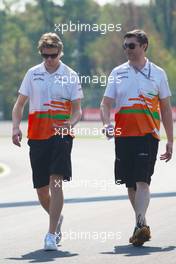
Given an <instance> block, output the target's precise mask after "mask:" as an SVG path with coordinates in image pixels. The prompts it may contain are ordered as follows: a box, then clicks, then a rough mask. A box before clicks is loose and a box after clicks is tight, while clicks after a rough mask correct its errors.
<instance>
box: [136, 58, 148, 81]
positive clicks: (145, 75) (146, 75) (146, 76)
mask: <svg viewBox="0 0 176 264" xmlns="http://www.w3.org/2000/svg"><path fill="white" fill-rule="evenodd" d="M133 68H134V69H135V70H136V71H138V72H140V73H141V74H142V75H143V76H144V77H145V78H146V79H148V80H150V76H151V63H150V62H149V71H148V74H145V73H144V72H142V71H141V70H139V69H138V68H136V67H134V66H133Z"/></svg>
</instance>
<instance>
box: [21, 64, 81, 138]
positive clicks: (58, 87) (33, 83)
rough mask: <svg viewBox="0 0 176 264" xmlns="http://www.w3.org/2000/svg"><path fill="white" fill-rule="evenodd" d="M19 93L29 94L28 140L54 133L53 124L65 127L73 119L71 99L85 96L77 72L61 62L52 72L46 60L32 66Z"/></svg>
mask: <svg viewBox="0 0 176 264" xmlns="http://www.w3.org/2000/svg"><path fill="white" fill-rule="evenodd" d="M19 93H20V94H22V95H25V96H28V97H29V117H28V138H29V139H47V138H50V137H51V136H53V135H54V134H55V129H54V126H55V125H57V126H62V125H63V123H64V122H65V121H66V120H68V119H70V117H71V109H72V101H74V100H77V99H81V98H83V92H82V88H81V85H80V82H79V77H78V75H77V73H76V72H75V71H73V70H72V69H71V68H69V67H68V66H67V65H65V64H64V63H62V62H61V64H60V66H59V68H58V70H57V71H56V72H54V73H52V74H50V73H49V72H47V70H46V68H45V65H44V62H42V63H41V64H39V65H36V66H34V67H32V68H30V69H29V70H28V72H27V73H26V75H25V77H24V79H23V81H22V84H21V87H20V89H19Z"/></svg>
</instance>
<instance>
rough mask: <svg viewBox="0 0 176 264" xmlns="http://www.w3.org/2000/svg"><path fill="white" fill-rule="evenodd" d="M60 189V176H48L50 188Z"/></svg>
mask: <svg viewBox="0 0 176 264" xmlns="http://www.w3.org/2000/svg"><path fill="white" fill-rule="evenodd" d="M61 189H62V177H60V176H57V175H52V176H50V190H51V192H52V191H58V190H61Z"/></svg>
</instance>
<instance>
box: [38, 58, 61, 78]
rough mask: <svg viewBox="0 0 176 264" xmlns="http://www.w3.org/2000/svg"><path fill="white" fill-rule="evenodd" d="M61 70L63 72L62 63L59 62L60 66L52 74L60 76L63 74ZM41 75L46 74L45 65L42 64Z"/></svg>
mask: <svg viewBox="0 0 176 264" xmlns="http://www.w3.org/2000/svg"><path fill="white" fill-rule="evenodd" d="M63 70H64V64H63V62H62V61H61V60H60V66H59V68H58V69H57V71H55V72H53V73H52V74H54V75H55V74H56V75H61V74H62V73H63ZM41 73H48V72H47V70H46V68H45V64H44V62H42V63H41Z"/></svg>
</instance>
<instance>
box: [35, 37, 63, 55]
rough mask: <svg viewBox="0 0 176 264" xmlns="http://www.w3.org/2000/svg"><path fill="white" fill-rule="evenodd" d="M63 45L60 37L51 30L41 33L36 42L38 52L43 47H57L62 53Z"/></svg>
mask: <svg viewBox="0 0 176 264" xmlns="http://www.w3.org/2000/svg"><path fill="white" fill-rule="evenodd" d="M63 47H64V46H63V43H62V41H61V39H60V37H59V36H58V35H57V34H56V33H52V32H49V33H45V34H43V35H42V36H41V38H40V40H39V42H38V50H39V53H41V52H42V49H43V48H58V51H59V52H61V55H63Z"/></svg>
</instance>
